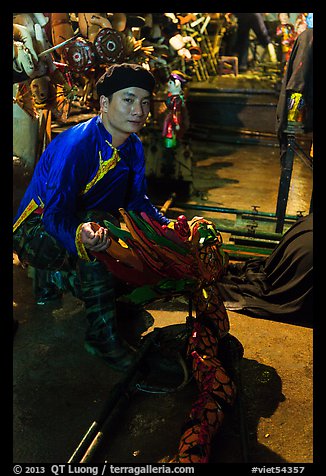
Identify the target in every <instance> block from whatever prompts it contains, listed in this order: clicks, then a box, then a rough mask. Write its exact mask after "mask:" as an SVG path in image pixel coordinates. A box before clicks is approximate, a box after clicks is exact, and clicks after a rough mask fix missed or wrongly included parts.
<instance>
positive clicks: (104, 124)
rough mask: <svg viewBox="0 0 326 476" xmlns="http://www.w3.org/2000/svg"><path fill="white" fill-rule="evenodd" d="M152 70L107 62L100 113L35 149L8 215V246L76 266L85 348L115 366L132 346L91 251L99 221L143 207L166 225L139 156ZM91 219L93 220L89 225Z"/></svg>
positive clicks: (39, 263)
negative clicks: (149, 192) (124, 336)
mask: <svg viewBox="0 0 326 476" xmlns="http://www.w3.org/2000/svg"><path fill="white" fill-rule="evenodd" d="M154 86H155V79H154V77H153V75H152V74H151V73H150V72H149V71H147V70H146V69H145V68H143V67H141V66H139V65H133V64H120V65H118V64H115V65H113V66H110V67H109V68H108V70H107V72H106V73H105V74H104V75H103V76H102V77H101V78H100V79H99V81H98V83H97V93H98V96H99V101H100V114H99V115H98V116H96V117H93V118H92V119H90V120H88V121H87V122H83V123H81V124H78V125H76V126H74V127H71V128H70V129H68V130H66V131H64V132H62V133H61V134H59V135H58V136H57V137H56V138H55V139H54V140H53V141H52V142H50V144H49V145H48V147H47V148H46V150H45V151H44V153H43V154H42V156H41V158H40V160H39V162H38V164H37V166H36V168H35V171H34V174H33V177H32V179H31V182H30V184H29V186H28V188H27V190H26V192H25V195H24V197H23V199H22V201H21V204H20V206H19V209H18V212H17V215H16V217H15V219H14V250H15V251H16V253H17V255H18V257H19V259H20V260H21V261H22V262H24V263H27V264H29V265H31V266H33V267H35V268H38V269H47V270H63V271H69V270H73V269H76V272H77V278H78V279H77V280H78V289H79V292H78V297H80V299H81V300H82V301H84V303H85V309H86V316H87V319H88V322H89V328H88V330H87V334H86V341H85V347H86V349H87V350H88V351H89V352H91V353H93V354H95V355H98V356H100V357H102V358H104V359H105V361H106V362H107V363H108V364H109V365H111V366H112V367H113V368H115V369H118V370H126V369H127V368H128V367H129V366H130V364H131V363H132V361H133V359H134V352H133V351H132V350H131V349H130V348H129V346H128V345H127V344H126V343H125V342H124V341H123V340H122V339H121V338H120V337H119V336H118V334H117V327H116V304H115V298H116V296H117V294H116V293H117V285H118V284H119V283H117V282H116V280H115V279H114V277H113V276H112V275H111V274H110V273H109V272H108V271H107V269H106V268H105V266H104V265H103V264H102V263H100V262H98V261H96V259H95V258H94V256H92V252H93V251H94V252H97V251H103V250H105V249H106V248H107V247H108V245H109V242H110V238H109V236H108V230H107V229H106V228H105V226H102V225H103V220H104V219H105V220H109V221H112V222H114V223H115V224H118V216H119V213H118V210H119V208H120V207H123V208H125V209H126V210H134V211H138V212H140V211H144V212H146V213H147V214H148V215H149V216H151V217H153V218H154V219H155V220H157V221H158V222H159V223H161V224H168V223H169V220H168V219H167V218H166V217H164V216H163V215H162V214H161V213H160V212H159V211H158V210H157V209H156V208H155V207H154V206H153V205H152V204H151V202H150V200H149V198H148V197H147V196H146V179H145V158H144V152H143V146H142V143H141V141H140V139H139V137H138V136H137V133H138V132H139V131H140V129H141V128H142V127H143V125H144V124H145V121H146V119H147V117H148V114H149V111H150V99H151V93H152V92H153V89H154ZM91 222H97V223H98V224H100V225H101V227H100V228H99V229H98V230H97V231H96V232H94V231H93V229H92V226H91Z"/></svg>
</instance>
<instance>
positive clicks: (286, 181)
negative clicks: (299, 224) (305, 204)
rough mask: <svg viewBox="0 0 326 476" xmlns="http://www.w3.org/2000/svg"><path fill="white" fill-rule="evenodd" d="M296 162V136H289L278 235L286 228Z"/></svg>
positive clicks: (280, 191)
mask: <svg viewBox="0 0 326 476" xmlns="http://www.w3.org/2000/svg"><path fill="white" fill-rule="evenodd" d="M293 161H294V136H293V135H289V136H288V143H287V149H286V153H285V155H284V161H283V163H282V170H281V177H280V184H279V189H278V197H277V205H276V228H275V232H276V233H282V232H283V228H284V220H285V212H286V206H287V202H288V197H289V190H290V183H291V176H292V169H293Z"/></svg>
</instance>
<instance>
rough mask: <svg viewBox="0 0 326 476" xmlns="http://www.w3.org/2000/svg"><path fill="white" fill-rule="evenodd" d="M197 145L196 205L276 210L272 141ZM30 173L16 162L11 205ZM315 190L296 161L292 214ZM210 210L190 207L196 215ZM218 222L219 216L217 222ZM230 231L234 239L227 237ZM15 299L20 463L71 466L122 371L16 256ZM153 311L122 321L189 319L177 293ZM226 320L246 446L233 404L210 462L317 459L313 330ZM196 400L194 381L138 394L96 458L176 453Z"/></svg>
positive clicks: (129, 328) (79, 314) (130, 331)
mask: <svg viewBox="0 0 326 476" xmlns="http://www.w3.org/2000/svg"><path fill="white" fill-rule="evenodd" d="M193 147H194V169H193V174H194V189H195V192H194V194H193V195H192V196H191V197H189V203H195V204H204V205H213V206H218V207H232V208H239V209H251V208H252V205H257V206H259V207H260V208H259V210H260V211H267V212H275V209H276V200H277V191H278V184H279V173H280V168H279V158H278V149H277V148H276V147H271V146H262V145H248V144H237V143H236V142H235V143H231V144H230V143H217V142H207V141H205V142H203V143H200V141H199V142H196V141H194V143H193ZM28 180H29V177H28V174H26V170H24V168H23V167H21V166H20V165H19V161H16V163H15V161H14V209H15V207H16V206H17V204H18V202H19V198H20V196H21V194H22V192H23V190H24V188H25V187H26V184H27V183H28ZM311 191H312V173H311V170H310V169H309V168H308V167H307V166H306V165H305V164H304V163H303V162H302V161H301V160H300V159H299V158H297V157H296V158H295V162H294V168H293V175H292V181H291V187H290V194H289V200H288V209H287V213H288V214H296V213H297V211H298V210H303V211H304V214H306V213H308V211H309V205H310V198H311ZM176 211H177V212H179V210H178V209H177V210H176ZM172 212H173V208H172V209H171V213H172ZM205 214H206V212H205V213H200V212H198V211H196V212H194V213H192V212H191V211H189V210H188V211H187V213H186V215H187V216H188V217H189V218H191V217H192V216H193V215H201V216H205ZM167 215H169V213H167ZM208 215H209V216H212V214H211V213H208V214H206V216H208ZM222 217H223V215H219V214H213V218H214V220H216V221H217V223H218V219H219V218H220V219H221V218H222ZM223 238H224V239H225V241H227V240H228V239H229V236H228V235H227V234H225V235H223ZM13 301H14V302H13V306H14V307H13V309H14V318H15V319H16V320H17V321H18V322H19V327H18V330H17V332H16V334H15V336H14V342H13V405H14V406H13V410H14V411H13V461H14V462H15V463H47V462H49V463H60V464H61V463H66V462H67V461H68V460H69V458H70V457H71V456H72V454H73V452H74V451H75V449H76V447H77V446H78V444H79V442H80V441H81V439H82V437H83V436H84V435H85V433H86V431H87V430H88V429H89V427H90V425H91V424H92V422H93V421H94V420H97V418H98V417H99V414H100V413H101V410H102V408H103V406H104V404H105V402H106V401H107V399H108V398H109V396H110V394H111V393H110V392H111V391H112V389H113V388H114V386H115V384H117V383H118V382H119V381H120V379H121V374H120V373H119V372H116V371H114V370H111V369H110V368H108V367H107V366H106V365H105V363H103V362H102V361H101V360H100V359H98V358H96V357H94V356H91V355H89V354H88V353H87V352H86V351H85V350H84V347H83V341H84V333H85V330H86V319H85V315H84V309H83V306H82V303H81V301H79V300H78V299H76V298H74V297H73V296H72V295H71V294H69V293H68V294H66V295H64V297H63V299H62V300H61V301H60V302H59V303H51V304H47V305H45V306H38V305H36V304H35V301H34V297H33V293H32V280H31V278H30V277H29V276H28V272H27V270H26V269H23V268H22V267H21V265H20V263H19V262H18V261H17V257H16V256H15V255H14V256H13ZM147 309H148V311H149V312H150V313H151V314H152V316H153V318H154V322H153V324H152V325H151V326H150V327H149V328H148V329H147V330H146V328H139V325H140V323H133V322H130V320H129V321H128V318H126V322H124V323H120V326H121V332H122V333H125V335H126V337H128V336H129V338H130V336H132V335H140V334H141V333H143V335H145V334H146V333H150V332H151V331H152V330H153V329H154V328H157V327H158V328H160V327H165V326H170V325H175V324H183V323H184V322H185V319H186V316H187V314H188V307H187V302H186V300H185V299H184V298H181V297H179V298H174V299H171V300H169V301H159V302H156V303H153V304H152V305H149V306H148V307H147ZM228 315H229V319H230V324H231V333H232V334H233V335H235V336H236V337H237V338H238V339H239V340H240V341H241V343H242V344H243V346H244V358H243V361H242V371H241V381H242V392H241V402H242V405H243V409H244V410H243V411H244V414H245V420H246V426H247V436H248V447H244V445H243V444H242V436H241V419H240V417H239V414H238V413H237V410H235V411H234V412H233V413H231V414H230V415H229V416H228V417H227V419H226V420H225V423H224V425H223V427H222V429H221V431H220V433H218V435H217V436H216V438H215V439H214V442H213V445H212V453H211V462H213V463H216V464H218V463H241V462H243V460H244V449H245V450H246V451H245V457H246V458H247V460H248V461H250V462H253V463H254V462H256V463H276V464H278V463H279V464H281V463H312V462H313V459H314V455H313V331H312V329H311V328H306V327H302V326H298V325H291V324H285V323H279V322H274V321H270V320H265V319H255V318H250V317H248V316H245V315H243V314H239V313H233V312H228ZM137 326H138V327H137ZM195 398H196V388H195V385H194V384H193V382H192V381H190V383H189V384H188V385H186V386H185V387H184V388H183V389H182V390H180V391H179V392H174V393H168V394H148V393H143V392H135V393H133V394H132V395H131V396H130V399H129V402H128V405H127V406H126V408H124V409H123V410H122V412H121V414H120V415H119V417H118V419H117V420H115V421H114V424H113V427H112V430H111V431H110V432H109V436H107V437H106V438H105V441H104V445H103V448H102V450H101V451H100V453H99V454H98V456H97V459H98V462H104V461H108V462H111V463H116V464H128V463H134V464H137V463H139V464H143V463H156V462H158V461H160V460H162V459H163V458H165V457H166V456H167V455H173V454H175V452H176V450H177V446H178V441H179V437H180V431H181V427H182V424H183V422H184V420H185V418H186V416H187V413H188V412H189V410H190V407H191V404H192V403H193V402H194V400H195Z"/></svg>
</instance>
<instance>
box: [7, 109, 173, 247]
mask: <svg viewBox="0 0 326 476" xmlns="http://www.w3.org/2000/svg"><path fill="white" fill-rule="evenodd" d="M111 142H112V137H111V135H110V133H109V132H108V131H107V130H106V129H105V127H104V125H103V123H102V120H101V118H100V116H96V117H93V118H92V119H90V120H88V121H86V122H83V123H81V124H77V125H76V126H73V127H71V128H69V129H67V130H66V131H64V132H61V133H60V134H59V135H58V136H56V137H55V138H54V139H53V140H52V141H51V142H50V144H49V145H48V146H47V148H46V149H45V151H44V152H43V154H42V156H41V157H40V160H39V161H38V163H37V165H36V167H35V170H34V174H33V177H32V179H31V182H30V184H29V186H28V188H27V190H26V192H25V195H24V197H23V199H22V201H21V203H20V206H19V208H18V212H17V214H16V217H15V218H14V230H15V229H16V228H17V227H18V226H19V225H20V224H21V223H22V222H23V221H24V219H25V218H26V217H27V216H29V214H30V213H32V212H33V211H34V210H35V209H37V208H39V207H41V208H42V209H43V210H42V219H43V223H44V227H45V229H46V231H47V232H48V233H50V234H51V235H52V236H54V237H55V238H56V239H57V240H58V241H59V242H60V243H61V244H62V245H63V246H64V247H65V248H66V249H67V250H68V251H69V252H70V253H73V254H79V255H80V254H81V253H80V250H79V248H78V233H79V228H80V226H81V223H80V219H78V216H77V213H79V212H82V211H87V210H101V211H106V212H109V213H111V214H112V215H115V216H117V212H118V209H119V208H121V207H122V208H124V209H126V210H134V211H138V212H140V211H144V212H146V213H147V214H148V215H149V216H151V217H152V218H154V219H155V220H156V221H158V222H159V223H161V224H168V223H169V220H168V219H167V218H166V217H164V216H163V215H162V214H161V213H160V212H159V211H158V210H157V209H156V208H155V207H154V206H153V205H152V203H151V202H150V200H149V198H148V197H147V196H146V178H145V157H144V151H143V145H142V143H141V140H140V139H139V137H138V136H137V135H136V134H131V135H130V136H129V137H128V139H127V140H126V141H125V142H124V143H123V144H122V145H121V146H119V147H118V148H117V149H114V148H113V147H112V145H111Z"/></svg>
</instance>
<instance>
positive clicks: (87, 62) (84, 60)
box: [62, 37, 96, 73]
mask: <svg viewBox="0 0 326 476" xmlns="http://www.w3.org/2000/svg"><path fill="white" fill-rule="evenodd" d="M62 56H63V58H64V61H65V62H66V63H67V64H68V67H69V69H71V70H72V71H74V72H75V73H84V72H85V71H87V70H88V69H90V68H92V67H93V66H94V65H95V62H96V60H95V53H94V49H93V45H92V43H91V42H90V41H88V40H85V38H82V37H78V38H76V39H75V40H72V41H70V42H69V43H68V44H67V45H66V46H65V47H64V48H63V51H62Z"/></svg>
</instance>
